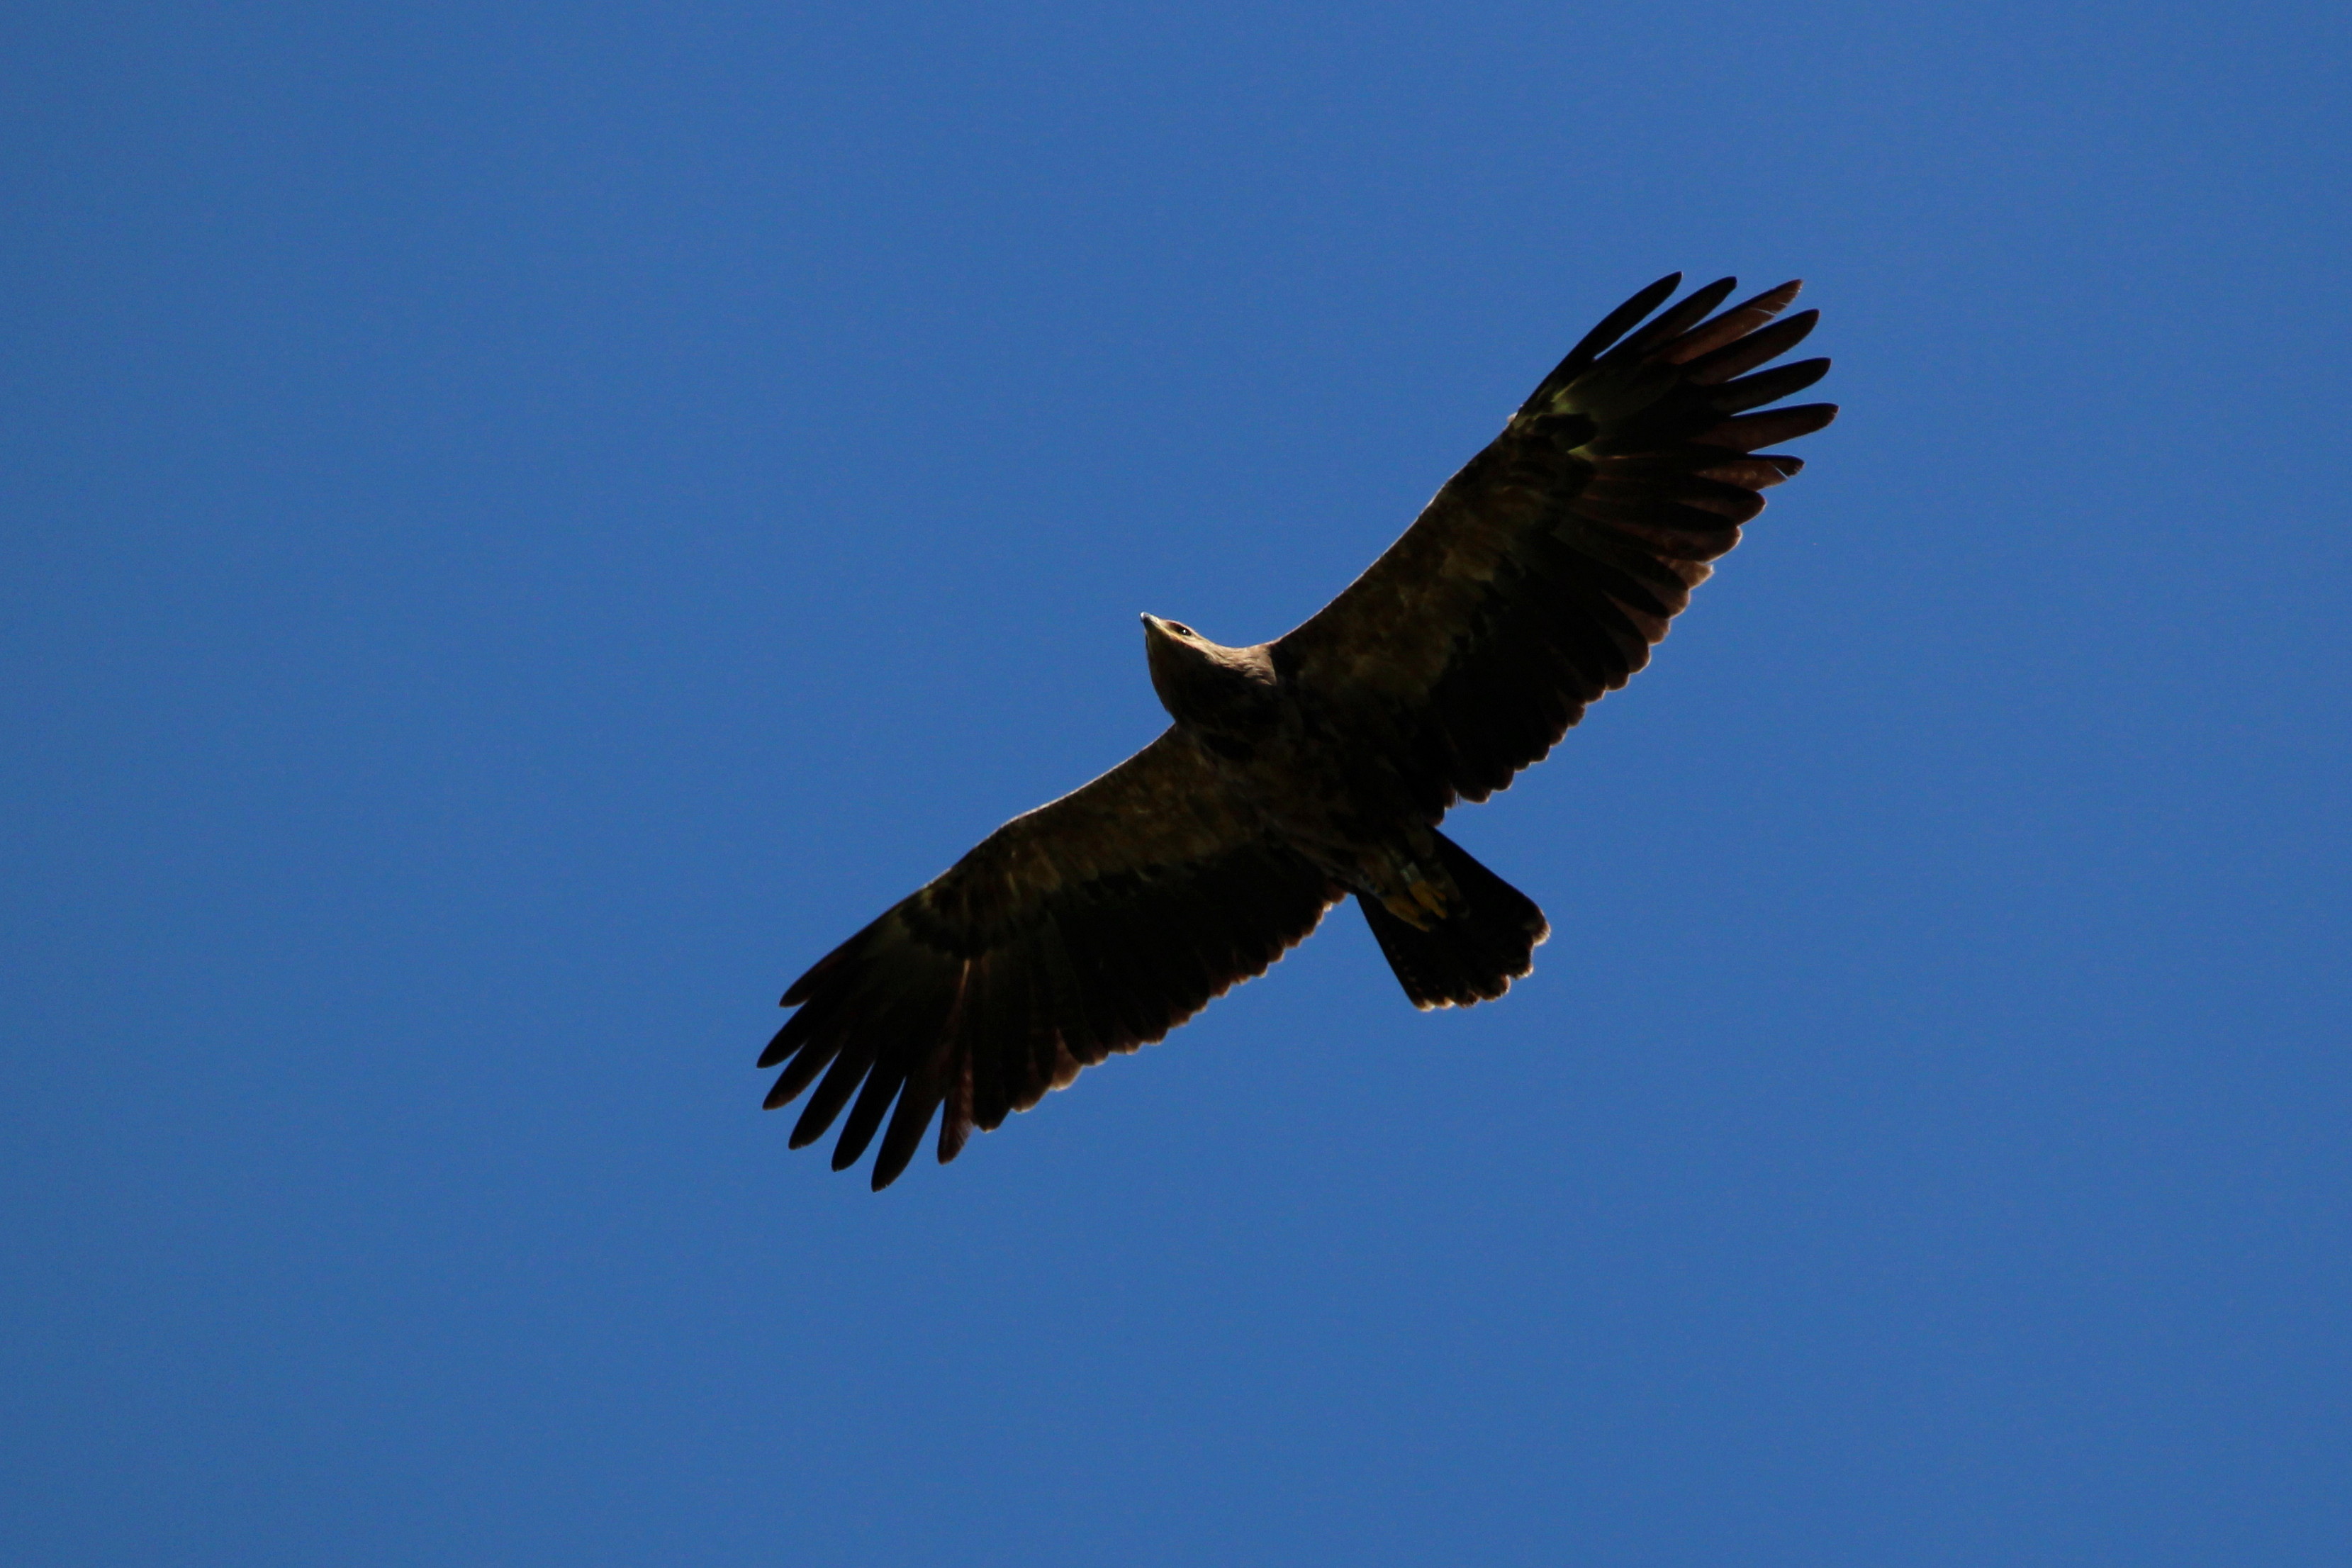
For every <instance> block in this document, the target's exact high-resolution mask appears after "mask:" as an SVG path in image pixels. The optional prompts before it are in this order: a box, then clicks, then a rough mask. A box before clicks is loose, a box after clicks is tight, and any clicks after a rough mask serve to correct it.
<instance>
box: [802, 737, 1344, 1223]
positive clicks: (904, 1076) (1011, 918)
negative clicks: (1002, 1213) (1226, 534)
mask: <svg viewBox="0 0 2352 1568" xmlns="http://www.w3.org/2000/svg"><path fill="white" fill-rule="evenodd" d="M1342 892H1343V889H1339V888H1338V887H1335V886H1333V885H1332V883H1331V882H1330V879H1328V877H1326V876H1325V875H1324V874H1323V873H1322V872H1321V871H1320V870H1318V869H1317V868H1315V866H1314V865H1313V864H1311V863H1310V862H1308V861H1307V859H1306V858H1304V857H1302V856H1300V855H1299V854H1298V853H1297V851H1295V850H1292V849H1289V848H1287V847H1285V846H1283V845H1281V844H1279V843H1277V842H1276V841H1275V840H1274V839H1272V838H1270V837H1267V836H1266V835H1265V832H1264V831H1263V829H1262V828H1261V827H1260V826H1258V825H1257V823H1256V822H1255V820H1254V819H1253V817H1252V816H1250V814H1249V813H1247V812H1246V811H1244V809H1242V808H1241V807H1239V806H1238V805H1236V804H1235V803H1234V801H1233V800H1232V799H1231V797H1230V796H1229V795H1227V794H1226V792H1225V790H1224V788H1223V785H1222V784H1221V783H1220V782H1219V780H1218V778H1217V775H1216V774H1215V773H1214V772H1213V770H1212V768H1211V767H1210V765H1209V763H1208V761H1207V759H1206V758H1204V757H1203V756H1202V752H1201V750H1200V748H1199V746H1198V745H1197V744H1196V743H1194V742H1192V741H1191V740H1189V739H1187V738H1186V737H1184V736H1183V735H1181V734H1180V733H1179V732H1178V731H1174V730H1170V731H1166V732H1165V733H1163V734H1162V735H1161V736H1160V739H1158V740H1157V741H1154V742H1152V743H1151V744H1150V745H1149V746H1146V747H1145V748H1144V749H1143V750H1142V751H1140V752H1137V753H1136V754H1135V755H1133V756H1132V757H1129V759H1128V760H1127V761H1126V762H1124V763H1120V764H1119V765H1118V767H1116V768H1113V769H1112V770H1111V771H1110V772H1108V773H1105V774H1104V775H1103V776H1102V777H1100V778H1098V779H1097V780H1095V782H1094V783H1092V784H1087V786H1086V787H1085V788H1083V789H1080V790H1078V791H1076V793H1074V794H1071V795H1065V796H1063V797H1062V798H1061V799H1060V800H1057V801H1055V802H1054V803H1053V804H1052V805H1044V806H1040V807H1038V808H1037V809H1036V810H1035V811H1033V812H1030V813H1029V814H1028V815H1026V816H1016V817H1014V818H1013V820H1012V821H1011V822H1008V823H1006V824H1005V825H1004V826H1003V827H1000V828H998V829H997V830H996V831H995V832H994V833H992V834H990V835H989V836H988V837H986V838H985V839H983V840H982V841H981V843H980V845H979V846H978V847H976V848H974V849H973V850H972V851H971V854H969V855H966V856H965V857H964V858H962V859H961V860H959V861H957V862H956V863H955V865H954V866H953V867H951V868H949V869H948V870H947V871H946V872H945V873H943V874H942V875H941V876H940V878H939V879H937V880H935V881H933V882H932V883H931V884H930V885H929V886H928V887H926V888H924V889H922V890H920V891H919V892H917V893H915V894H914V895H913V896H911V897H909V898H908V899H905V900H901V901H900V902H899V903H898V906H897V907H896V908H894V909H892V910H889V911H888V912H887V913H886V914H885V915H883V916H882V918H881V919H879V920H877V921H875V922H874V923H873V924H872V925H869V926H867V927H866V929H865V930H864V931H859V932H858V933H857V934H856V936H853V937H851V938H850V939H849V940H848V941H847V942H844V943H842V944H841V945H840V946H839V947H837V948H835V950H834V951H833V952H831V953H829V954H827V955H826V956H825V957H824V959H822V960H821V961H819V963H817V965H816V967H814V969H811V970H810V971H809V972H808V973H806V974H803V975H802V976H801V977H800V979H798V980H796V981H794V982H793V987H792V989H791V990H789V991H787V992H785V993H784V1002H783V1005H785V1006H787V1007H793V1006H797V1007H798V1008H799V1009H800V1011H799V1012H797V1013H795V1014H794V1015H793V1017H792V1019H791V1021H790V1022H788V1023H787V1024H785V1026H783V1028H782V1029H781V1030H780V1031H778V1032H777V1035H776V1037H775V1038H774V1039H773V1040H772V1041H771V1042H770V1043H769V1046H768V1049H767V1052H766V1054H764V1055H763V1056H761V1058H760V1065H761V1067H763V1068H764V1067H773V1066H775V1065H776V1064H777V1063H779V1062H783V1063H785V1066H784V1070H783V1074H782V1077H780V1078H778V1079H777V1080H776V1086H775V1088H774V1089H773V1090H772V1091H771V1092H770V1094H769V1096H768V1105H769V1108H770V1109H774V1108H775V1107H777V1106H780V1105H783V1104H786V1103H787V1102H789V1101H790V1100H793V1098H794V1097H795V1096H797V1095H798V1094H800V1092H801V1091H802V1090H803V1089H807V1088H808V1087H809V1085H810V1084H811V1083H816V1092H815V1093H814V1095H812V1096H811V1097H810V1099H809V1102H808V1106H807V1109H806V1110H803V1112H802V1114H801V1119H800V1123H799V1125H798V1126H796V1127H794V1128H793V1137H792V1144H793V1148H795V1149H797V1148H799V1147H801V1146H802V1145H803V1144H804V1143H812V1142H815V1141H816V1140H817V1139H819V1138H822V1137H823V1136H824V1132H825V1129H826V1128H828V1127H830V1126H831V1125H832V1124H833V1121H834V1118H835V1117H836V1116H838V1115H840V1114H841V1110H842V1107H843V1106H845V1105H848V1104H849V1103H850V1097H851V1095H853V1094H855V1095H856V1105H855V1106H853V1107H852V1108H851V1110H850V1112H849V1121H848V1122H847V1124H846V1125H845V1126H844V1127H843V1129H842V1132H841V1139H840V1142H837V1143H835V1146H834V1152H833V1168H834V1169H835V1170H836V1171H838V1170H842V1169H844V1168H845V1167H847V1166H848V1165H850V1164H852V1163H856V1159H857V1157H858V1156H859V1155H860V1154H862V1153H864V1152H865V1151H866V1145H867V1144H868V1143H870V1142H873V1139H874V1134H875V1132H876V1131H877V1130H878V1129H879V1128H880V1127H881V1125H882V1117H883V1113H884V1112H886V1111H889V1110H890V1109H891V1104H892V1101H893V1100H894V1099H895V1100H896V1101H897V1106H898V1109H897V1110H896V1111H895V1112H894V1113H893V1114H892V1115H891V1117H890V1127H889V1131H887V1133H886V1134H884V1136H883V1139H882V1148H881V1152H879V1153H878V1154H877V1155H876V1156H875V1159H874V1186H875V1189H876V1190H877V1191H879V1190H880V1189H882V1188H883V1187H886V1186H888V1185H889V1184H891V1183H892V1182H893V1181H895V1180H897V1179H898V1173H899V1172H901V1171H903V1170H905V1169H906V1168H907V1162H908V1160H909V1159H911V1158H913V1156H914V1152H915V1148H916V1145H918V1144H919V1143H920V1142H922V1138H923V1132H924V1131H925V1130H926V1129H927V1128H928V1127H929V1125H930V1121H931V1113H932V1112H933V1111H934V1110H939V1109H940V1107H941V1106H942V1105H944V1106H945V1107H946V1116H945V1119H944V1120H943V1121H941V1122H940V1142H939V1153H940V1162H941V1163H946V1162H947V1161H950V1160H952V1159H954V1158H955V1156H956V1154H957V1152H959V1151H960V1150H961V1149H962V1147H963V1144H964V1140H965V1139H966V1138H968V1137H969V1136H971V1130H972V1128H973V1127H975V1126H978V1127H980V1128H982V1130H987V1129H992V1128H994V1127H995V1126H996V1125H997V1124H998V1123H999V1122H1001V1121H1003V1120H1004V1118H1005V1117H1006V1115H1008V1114H1009V1113H1011V1112H1013V1111H1015V1110H1027V1109H1029V1107H1031V1106H1033V1105H1034V1104H1036V1103H1037V1101H1038V1100H1040V1099H1042V1098H1043V1097H1044V1096H1045V1091H1046V1090H1047V1089H1058V1088H1060V1087H1062V1086H1063V1085H1065V1084H1066V1083H1068V1082H1069V1081H1070V1080H1071V1079H1074V1078H1076V1077H1077V1075H1078V1070H1079V1069H1080V1068H1087V1067H1092V1066H1093V1065H1094V1064H1095V1063H1097V1062H1098V1061H1101V1060H1102V1059H1103V1058H1105V1057H1107V1056H1108V1055H1110V1053H1111V1052H1113V1051H1131V1050H1133V1049H1135V1048H1136V1047H1138V1046H1140V1045H1144V1044H1147V1043H1149V1042H1150V1041H1153V1040H1157V1039H1159V1038H1160V1037H1162V1036H1163V1035H1165V1034H1167V1033H1168V1031H1169V1030H1171V1029H1172V1028H1174V1027H1175V1026H1177V1025H1179V1024H1181V1023H1182V1022H1183V1021H1184V1020H1185V1019H1187V1018H1189V1017H1191V1016H1192V1015H1193V1014H1194V1013H1197V1012H1199V1011H1200V1010H1201V1009H1202V1007H1203V1006H1205V1005H1207V1004H1208V1002H1209V1001H1210V999H1211V998H1212V997H1215V996H1220V995H1223V994H1224V993H1225V991H1226V990H1228V989H1229V988H1230V987H1232V986H1233V985H1234V984H1237V983H1239V982H1241V981H1244V980H1246V979H1248V978H1249V977H1250V976H1252V975H1254V974H1259V973H1264V972H1265V967H1266V966H1267V965H1268V964H1270V963H1273V962H1274V961H1275V960H1276V959H1277V958H1279V957H1281V956H1282V954H1283V952H1284V951H1285V950H1286V949H1288V948H1290V947H1291V946H1293V945H1295V944H1296V943H1297V942H1300V941H1303V940H1304V939H1305V938H1306V936H1307V933H1308V932H1310V931H1313V930H1314V929H1315V926H1316V923H1317V922H1318V921H1320V920H1321V919H1322V918H1323V911H1324V910H1326V909H1328V908H1329V907H1330V906H1331V904H1332V903H1333V902H1334V901H1336V900H1338V899H1339V898H1340V897H1341V896H1342ZM786 1058H790V1059H789V1061H787V1059H786ZM820 1073H822V1074H823V1075H824V1081H822V1082H817V1076H818V1075H819V1074H820ZM861 1085H863V1088H862V1089H861V1087H860V1086H861Z"/></svg>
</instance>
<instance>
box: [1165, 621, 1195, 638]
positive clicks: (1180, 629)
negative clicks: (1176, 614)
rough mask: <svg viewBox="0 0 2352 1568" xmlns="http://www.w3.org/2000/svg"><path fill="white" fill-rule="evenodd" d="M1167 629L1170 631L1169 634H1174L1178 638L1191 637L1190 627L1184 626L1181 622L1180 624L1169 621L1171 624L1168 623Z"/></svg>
mask: <svg viewBox="0 0 2352 1568" xmlns="http://www.w3.org/2000/svg"><path fill="white" fill-rule="evenodd" d="M1168 629H1169V630H1170V631H1171V632H1174V633H1175V634H1176V635H1177V636H1178V637H1191V636H1192V627H1190V626H1186V625H1185V624H1184V623H1183V622H1181V621H1171V622H1169V623H1168Z"/></svg>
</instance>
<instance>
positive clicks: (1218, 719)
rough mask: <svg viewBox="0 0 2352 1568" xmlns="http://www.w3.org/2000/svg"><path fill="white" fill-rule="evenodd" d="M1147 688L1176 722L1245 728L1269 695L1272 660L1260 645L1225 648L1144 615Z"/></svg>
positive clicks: (1174, 623)
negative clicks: (1148, 687)
mask: <svg viewBox="0 0 2352 1568" xmlns="http://www.w3.org/2000/svg"><path fill="white" fill-rule="evenodd" d="M1143 653H1144V658H1146V659H1147V660H1148V661H1149V662H1150V666H1151V689H1152V690H1154V691H1156V692H1158V693H1159V694H1160V706H1161V707H1163V708H1165V709H1167V710H1168V712H1169V714H1170V716H1171V717H1172V718H1173V719H1174V720H1175V721H1177V722H1178V723H1180V724H1190V725H1195V726H1198V727H1202V728H1206V729H1216V730H1233V729H1236V728H1240V727H1243V726H1245V725H1247V724H1248V723H1249V721H1250V720H1251V718H1252V716H1253V715H1254V714H1255V713H1256V712H1257V711H1258V710H1261V709H1263V708H1264V707H1265V704H1266V702H1267V700H1269V699H1270V698H1271V697H1272V696H1273V695H1274V687H1275V679H1274V661H1273V659H1272V658H1270V657H1268V655H1267V652H1266V650H1265V648H1263V647H1224V646H1223V644H1221V643H1213V642H1211V641H1210V640H1209V639H1208V638H1206V637H1202V635H1201V634H1200V633H1198V632H1196V631H1194V630H1193V629H1192V627H1190V626H1186V625H1185V624H1184V623H1183V622H1181V621H1166V620H1162V619H1160V617H1159V616H1144V617H1143Z"/></svg>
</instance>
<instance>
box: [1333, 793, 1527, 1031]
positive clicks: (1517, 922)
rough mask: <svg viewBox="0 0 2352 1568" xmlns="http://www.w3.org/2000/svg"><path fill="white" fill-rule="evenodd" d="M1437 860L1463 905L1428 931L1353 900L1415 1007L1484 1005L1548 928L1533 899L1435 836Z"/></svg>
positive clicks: (1521, 966)
mask: <svg viewBox="0 0 2352 1568" xmlns="http://www.w3.org/2000/svg"><path fill="white" fill-rule="evenodd" d="M1430 837H1433V838H1434V839H1436V840H1437V853H1438V858H1440V859H1441V860H1443V861H1444V865H1445V869H1446V871H1447V873H1448V874H1449V875H1451V876H1452V877H1453V879H1454V886H1455V887H1457V888H1459V889H1461V890H1462V904H1461V907H1460V908H1458V909H1456V910H1454V912H1453V913H1452V914H1450V915H1449V916H1447V918H1446V919H1444V920H1443V921H1438V922H1437V924H1435V925H1434V926H1433V927H1431V928H1430V929H1429V930H1427V931H1416V930H1414V929H1413V928H1412V926H1410V925H1407V924H1406V923H1405V922H1404V921H1402V920H1400V919H1399V918H1398V917H1397V916H1395V915H1392V914H1391V913H1390V912H1389V911H1388V910H1387V909H1386V908H1385V907H1383V906H1382V905H1381V901H1380V900H1378V899H1367V898H1363V897H1359V898H1358V899H1357V900H1356V907H1357V908H1358V909H1360V910H1363V911H1364V921H1365V923H1366V924H1368V925H1370V927H1371V928H1372V937H1373V940H1374V941H1376V942H1379V943H1380V944H1381V952H1382V953H1383V954H1384V955H1385V956H1386V957H1387V959H1388V961H1389V967H1390V968H1391V969H1392V970H1394V971H1396V977H1397V980H1398V982H1399V983H1400V984H1402V985H1403V986H1404V994H1406V995H1407V996H1409V997H1411V998H1412V1005H1414V1006H1416V1007H1467V1006H1469V1005H1471V1004H1472V1003H1474V1002H1491V1001H1493V1000H1494V999H1495V998H1496V997H1497V996H1500V995H1501V994H1503V993H1504V992H1506V991H1508V990H1509V989H1510V988H1511V982H1512V981H1514V980H1517V979H1518V978H1519V977H1520V976H1522V975H1524V974H1527V973H1528V972H1530V971H1531V970H1533V969H1534V968H1535V950H1536V945H1537V944H1538V942H1542V941H1543V940H1544V938H1546V937H1548V936H1549V935H1550V934H1551V925H1550V923H1549V921H1546V920H1545V919H1544V914H1543V910H1539V909H1538V908H1537V907H1536V903H1535V900H1533V899H1530V898H1528V896H1527V895H1526V894H1525V893H1522V892H1520V891H1519V890H1518V889H1517V888H1514V887H1512V886H1511V885H1510V884H1509V883H1508V882H1506V881H1505V880H1503V879H1501V878H1500V877H1497V876H1496V875H1495V873H1494V872H1492V871H1489V870H1488V869H1486V867H1484V866H1481V865H1480V864H1478V862H1477V861H1475V860H1474V859H1472V858H1470V856H1469V853H1468V851H1466V850H1465V849H1464V848H1463V847H1461V846H1460V845H1458V844H1456V843H1454V841H1453V840H1452V839H1450V838H1448V837H1445V836H1444V834H1441V833H1433V834H1432V835H1431V836H1430Z"/></svg>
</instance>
